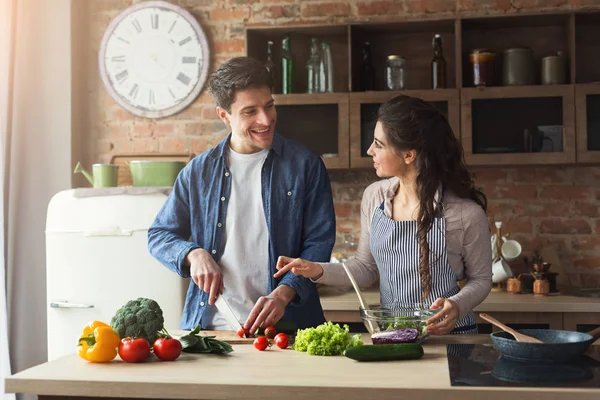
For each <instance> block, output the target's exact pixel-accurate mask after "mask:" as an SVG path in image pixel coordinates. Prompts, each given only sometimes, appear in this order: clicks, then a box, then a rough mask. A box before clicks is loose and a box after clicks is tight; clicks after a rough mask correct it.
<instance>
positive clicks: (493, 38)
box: [461, 14, 573, 87]
mask: <svg viewBox="0 0 600 400" xmlns="http://www.w3.org/2000/svg"><path fill="white" fill-rule="evenodd" d="M571 18H572V17H571V15H570V14H541V15H522V16H498V17H487V18H474V19H463V20H462V24H461V25H462V26H461V33H462V66H463V75H462V81H463V87H473V68H472V64H471V63H470V61H469V53H470V52H471V51H472V50H473V49H479V48H485V49H489V50H491V51H492V52H493V53H495V55H496V57H495V60H494V63H493V67H494V68H493V70H494V73H493V75H494V77H493V80H492V81H493V84H492V85H488V86H502V74H503V52H504V51H505V50H507V49H510V48H523V47H528V48H530V49H531V50H532V52H533V59H534V77H535V78H534V79H535V81H534V84H539V83H540V71H541V58H542V57H544V56H548V55H553V54H557V52H558V51H561V52H562V53H563V54H564V55H565V56H566V57H567V59H571V57H572V53H573V52H572V50H573V49H572V45H571V44H570V40H569V35H570V30H571V23H572V22H571ZM565 83H570V80H568V79H567V81H566V82H565Z"/></svg>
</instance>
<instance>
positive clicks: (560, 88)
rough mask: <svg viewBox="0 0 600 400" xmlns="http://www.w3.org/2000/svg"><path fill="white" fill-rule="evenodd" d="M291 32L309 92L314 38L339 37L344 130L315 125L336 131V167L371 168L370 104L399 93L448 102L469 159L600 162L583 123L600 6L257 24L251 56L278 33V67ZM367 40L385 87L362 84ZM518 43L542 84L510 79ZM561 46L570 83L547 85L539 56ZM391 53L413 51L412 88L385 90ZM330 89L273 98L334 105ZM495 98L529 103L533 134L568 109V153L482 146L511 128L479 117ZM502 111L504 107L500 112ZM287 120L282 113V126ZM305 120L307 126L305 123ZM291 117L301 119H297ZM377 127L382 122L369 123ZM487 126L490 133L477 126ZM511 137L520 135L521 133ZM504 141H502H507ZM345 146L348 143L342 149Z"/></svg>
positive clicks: (322, 134)
mask: <svg viewBox="0 0 600 400" xmlns="http://www.w3.org/2000/svg"><path fill="white" fill-rule="evenodd" d="M287 32H290V33H291V37H292V48H293V53H294V57H295V74H294V77H295V78H296V83H297V86H296V89H297V91H304V88H305V86H306V76H305V75H306V73H305V63H306V60H307V58H308V52H309V48H310V46H309V43H310V39H311V38H312V37H317V38H318V39H319V40H324V41H328V42H330V43H332V52H333V58H334V66H335V72H334V74H335V90H336V94H340V95H342V94H343V95H345V99H347V101H348V103H345V102H344V100H340V101H333V103H335V104H338V108H337V112H338V115H337V118H338V121H339V123H338V125H337V130H335V129H332V128H331V124H330V123H327V122H326V121H321V122H318V121H317V123H315V124H314V126H315V127H317V129H318V135H316V133H315V135H316V136H317V137H318V138H320V140H325V138H326V137H327V136H337V138H336V139H337V140H336V143H337V144H338V157H336V158H335V159H329V160H327V159H326V158H324V161H325V162H326V165H327V166H328V168H371V167H372V162H371V160H370V157H367V156H365V151H366V148H365V147H368V146H367V142H368V141H369V137H364V135H371V136H372V132H369V131H368V129H365V127H364V126H365V125H367V124H368V123H369V122H372V121H368V120H367V121H365V120H363V119H364V118H363V117H364V115H370V114H369V113H370V112H371V111H372V110H369V107H373V105H374V104H378V103H381V102H383V101H385V100H386V99H388V98H390V97H391V96H394V95H398V94H405V95H409V96H417V97H421V98H423V99H425V100H427V101H431V102H444V103H446V104H447V113H448V119H449V123H450V125H451V126H452V128H453V130H454V132H455V134H456V135H457V136H458V137H459V138H460V139H461V141H462V143H463V147H464V150H465V157H466V159H467V163H468V164H469V165H528V164H529V165H530V164H561V165H564V164H572V163H576V162H600V144H599V148H598V150H591V151H588V150H587V141H588V139H587V128H586V124H585V121H586V118H587V117H586V115H587V114H588V113H587V112H586V110H587V107H588V102H587V100H586V99H585V96H587V95H596V94H598V95H600V90H599V88H600V84H595V83H594V82H600V39H597V38H600V9H591V10H586V11H577V12H569V11H565V12H563V11H556V12H544V13H529V14H528V13H519V14H512V15H504V14H503V15H488V16H485V17H463V16H457V17H456V18H444V19H439V20H432V19H426V20H410V21H407V20H405V19H402V17H399V20H398V21H396V22H390V21H386V22H385V23H383V22H365V23H355V22H351V23H350V22H349V23H347V24H334V25H323V26H318V25H296V26H287V27H270V26H265V27H251V28H248V29H247V32H246V37H247V54H248V55H249V56H252V57H256V58H258V59H260V60H266V49H267V40H272V41H273V42H274V47H273V48H274V50H275V52H274V54H273V56H274V61H275V62H276V65H277V62H278V60H279V59H280V48H281V39H282V38H283V35H284V34H285V33H287ZM436 33H439V34H441V35H442V39H443V46H444V58H445V59H446V63H447V77H446V80H447V87H448V89H437V90H433V89H430V83H429V74H430V67H429V63H430V61H431V58H432V56H433V49H432V44H431V41H432V39H433V36H434V34H436ZM365 41H369V42H370V43H371V55H372V64H373V67H374V69H375V71H376V76H375V85H376V89H378V90H377V91H369V92H361V91H358V89H359V71H360V63H361V59H362V46H363V43H364V42H365ZM480 47H484V48H489V49H492V50H493V51H494V52H495V53H496V54H497V57H496V61H495V64H494V67H495V70H496V74H495V80H494V83H493V84H492V85H490V86H488V87H485V88H475V87H472V73H471V69H472V66H471V64H470V62H469V58H468V54H469V53H470V51H471V50H472V49H474V48H480ZM514 47H530V48H531V49H532V50H533V54H534V60H535V72H536V73H535V76H536V80H535V84H534V85H531V86H502V68H501V66H502V54H503V51H504V50H506V49H508V48H514ZM558 51H561V52H562V53H563V54H564V55H565V56H566V58H567V73H566V82H565V84H562V85H541V84H540V71H541V66H540V64H541V58H542V57H543V56H546V55H550V54H556V53H557V52H558ZM388 54H399V55H401V56H403V57H405V58H407V60H408V61H407V66H406V71H407V81H408V82H409V83H408V89H407V90H403V91H385V90H380V89H383V84H384V66H385V56H386V55H388ZM277 67H279V65H277ZM278 77H279V74H278ZM279 87H280V85H278V87H277V88H276V92H277V91H279V89H278V88H279ZM331 96H332V94H327V93H318V94H311V95H306V94H292V95H276V96H275V97H276V104H277V106H278V107H279V106H282V105H285V106H287V107H294V106H306V105H309V104H313V105H320V104H332V100H331V99H332V97H331ZM581 96H584V97H583V98H582V97H581ZM340 99H341V98H340ZM494 99H496V100H498V104H501V105H503V107H505V109H506V110H509V111H510V109H511V108H512V109H519V107H518V106H517V105H518V104H520V105H521V106H525V107H529V108H530V111H531V113H530V114H531V115H530V118H531V119H532V121H530V123H529V125H531V127H530V128H528V130H529V129H530V130H532V131H534V132H537V131H538V128H537V127H538V126H543V127H544V128H545V129H555V130H556V129H558V128H557V125H556V122H555V119H556V118H558V116H559V114H562V120H561V121H560V125H562V136H563V143H562V151H548V148H546V147H540V146H537V145H536V146H532V149H533V150H540V151H528V149H524V150H521V151H527V152H519V150H518V149H517V150H515V148H511V149H510V151H509V150H507V152H504V153H495V151H497V148H494V149H492V151H494V152H492V153H481V152H479V153H478V152H477V151H474V143H475V144H476V143H478V142H481V140H479V139H480V138H483V141H484V142H485V140H487V139H489V136H490V135H505V134H506V132H505V131H502V132H500V131H499V129H497V128H496V129H488V128H486V127H485V124H483V125H482V123H481V119H482V118H484V116H485V115H486V113H485V107H484V106H485V105H487V106H488V107H489V106H490V105H491V104H494V102H492V101H489V102H488V101H486V100H494ZM575 99H577V101H576V102H575ZM599 101H600V100H599ZM344 104H347V105H348V108H347V109H346V110H347V111H344V110H345V106H344ZM474 105H475V107H473V106H474ZM599 107H600V105H599ZM365 110H367V111H369V112H366V111H365ZM479 110H484V112H483V113H482V115H478V113H480V111H479ZM544 110H545V111H546V112H544ZM363 111H364V112H363ZM474 112H475V114H474ZM499 112H500V114H501V113H502V110H499ZM371 114H372V112H371ZM521 114H522V113H521ZM518 115H519V113H515V114H514V115H505V116H504V120H505V121H512V120H513V119H514V121H515V126H514V129H512V131H516V130H518V129H521V127H520V126H518V124H519V119H522V118H523V117H522V116H521V117H519V116H518ZM576 116H577V117H576ZM513 117H514V118H513ZM534 117H536V118H538V121H536V120H534ZM319 118H321V117H319ZM344 118H346V119H347V121H346V123H345V124H344V123H343V121H342V119H344ZM582 121H583V122H582ZM281 122H282V119H281V118H280V119H279V122H278V124H279V123H281ZM296 122H298V121H296ZM300 122H302V123H305V121H300ZM292 123H295V122H293V121H292V122H290V124H292ZM279 126H280V127H281V125H279ZM370 126H374V125H373V124H372V123H371V125H370ZM481 126H484V128H483V130H482V129H480V128H478V127H481ZM361 127H362V128H361ZM282 132H283V131H282ZM494 132H496V133H494ZM511 135H512V136H514V137H515V138H518V134H517V133H515V132H512V133H511ZM534 136H535V133H534ZM343 137H345V142H344V139H343ZM498 139H499V142H501V141H502V140H504V139H505V138H503V137H500V138H498ZM542 139H544V136H542ZM536 140H537V139H536ZM544 140H545V139H544ZM599 140H600V139H599ZM329 142H330V143H331V142H332V141H331V140H330V141H329ZM523 142H524V139H523ZM316 145H317V143H312V146H310V147H311V148H314V147H315V146H316ZM346 145H347V150H345V148H344V146H346ZM325 147H331V146H330V145H327V146H325ZM500 147H502V146H500ZM513 147H514V146H513ZM484 149H485V147H484ZM554 149H556V147H552V150H554ZM475 150H477V149H475ZM344 152H346V154H344Z"/></svg>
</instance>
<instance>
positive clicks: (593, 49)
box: [575, 13, 600, 83]
mask: <svg viewBox="0 0 600 400" xmlns="http://www.w3.org/2000/svg"><path fill="white" fill-rule="evenodd" d="M575 48H576V65H577V66H576V73H575V78H576V82H577V83H595V82H600V13H593V14H592V13H582V14H577V15H575Z"/></svg>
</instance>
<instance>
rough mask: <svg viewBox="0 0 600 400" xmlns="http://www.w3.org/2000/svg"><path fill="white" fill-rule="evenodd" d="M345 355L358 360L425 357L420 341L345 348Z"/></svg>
mask: <svg viewBox="0 0 600 400" xmlns="http://www.w3.org/2000/svg"><path fill="white" fill-rule="evenodd" d="M344 355H345V356H346V357H348V358H351V359H353V360H356V361H393V360H416V359H419V358H421V357H423V346H421V345H420V344H418V343H397V344H368V345H363V346H356V347H351V348H349V349H346V350H344Z"/></svg>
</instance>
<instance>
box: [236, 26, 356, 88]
mask: <svg viewBox="0 0 600 400" xmlns="http://www.w3.org/2000/svg"><path fill="white" fill-rule="evenodd" d="M348 30H349V27H348V26H347V25H327V26H299V27H294V26H289V27H285V28H281V27H276V28H272V27H269V28H260V29H252V28H249V29H248V30H247V31H246V40H247V41H246V46H247V54H248V56H250V57H254V58H256V59H258V60H261V61H263V62H266V61H267V42H268V41H269V40H271V41H273V62H274V63H275V69H276V71H277V82H276V85H275V93H281V62H280V60H281V42H282V40H283V38H284V35H285V34H287V33H289V34H290V38H291V48H292V54H293V59H294V88H295V91H294V93H306V87H307V74H306V61H307V60H308V57H309V55H310V44H311V39H312V38H317V39H318V40H319V42H322V41H325V42H329V44H330V47H331V56H332V59H333V66H334V85H333V87H334V91H335V92H348V89H349V83H348V82H349V80H348V76H349V71H348V68H349V62H348ZM319 50H320V49H319Z"/></svg>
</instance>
